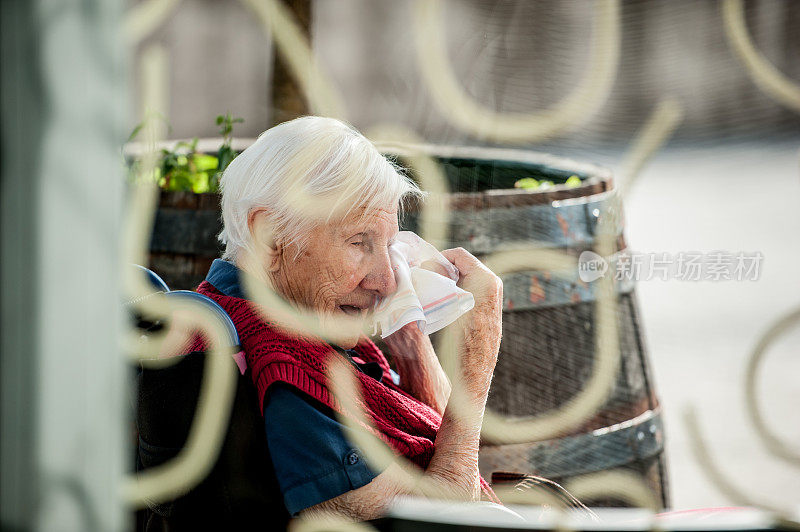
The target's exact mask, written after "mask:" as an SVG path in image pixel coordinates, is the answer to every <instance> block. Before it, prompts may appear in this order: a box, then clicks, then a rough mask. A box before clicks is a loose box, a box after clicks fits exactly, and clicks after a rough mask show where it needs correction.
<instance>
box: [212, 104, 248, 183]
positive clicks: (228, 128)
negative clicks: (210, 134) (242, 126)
mask: <svg viewBox="0 0 800 532" xmlns="http://www.w3.org/2000/svg"><path fill="white" fill-rule="evenodd" d="M242 122H244V118H233V117H232V116H231V114H230V113H226V114H225V115H219V116H217V125H218V126H220V128H219V132H220V134H221V135H222V145H220V147H219V150H218V151H217V160H218V167H217V172H216V173H215V174H214V176H213V178H212V180H211V186H212V187H213V188H214V190H215V191H216V190H217V189H219V179H220V178H221V177H222V172H224V171H225V169H226V168H227V167H228V165H229V164H231V161H232V160H233V159H234V158H236V155H238V154H237V153H236V152H235V151H233V148H232V146H231V143H232V141H233V136H232V135H233V125H234V124H238V123H242Z"/></svg>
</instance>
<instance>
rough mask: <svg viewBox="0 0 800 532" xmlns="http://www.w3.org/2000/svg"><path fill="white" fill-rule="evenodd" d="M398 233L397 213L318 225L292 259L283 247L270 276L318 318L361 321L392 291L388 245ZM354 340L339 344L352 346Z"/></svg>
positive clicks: (292, 251) (289, 249)
mask: <svg viewBox="0 0 800 532" xmlns="http://www.w3.org/2000/svg"><path fill="white" fill-rule="evenodd" d="M398 231H399V228H398V224H397V210H396V209H386V210H384V209H378V210H373V211H370V212H368V213H366V215H364V211H363V210H362V211H359V212H353V213H351V214H350V215H349V216H348V217H347V218H345V219H344V220H343V221H341V222H339V223H335V224H330V225H327V226H323V227H319V228H317V229H316V230H315V231H313V233H312V235H311V237H310V239H309V241H308V244H307V246H306V248H305V250H304V251H303V253H301V254H300V256H299V257H298V258H297V259H296V260H294V257H295V254H296V250H297V248H296V247H295V246H294V245H289V246H287V247H286V248H285V250H284V251H283V253H282V259H281V262H280V268H279V270H278V271H277V272H276V274H275V276H274V277H275V281H276V282H277V287H278V288H279V290H280V291H281V292H282V293H283V296H284V297H286V298H287V299H289V300H290V301H293V302H294V303H296V304H299V305H301V306H304V307H306V308H309V309H313V310H314V311H316V312H317V313H318V314H320V315H321V316H322V317H323V319H324V317H325V316H331V315H334V316H337V315H338V316H351V317H358V318H361V319H362V320H366V318H367V317H368V316H369V314H370V313H371V310H372V308H373V307H374V304H375V301H376V298H378V297H385V296H388V295H389V294H391V293H393V292H394V291H395V290H397V285H396V284H395V278H394V271H393V270H392V265H391V263H390V261H389V245H390V244H391V243H392V242H393V241H394V238H395V236H396V235H397V233H398ZM358 338H359V337H358V336H356V337H353V338H348V339H347V341H346V342H344V341H340V342H339V345H340V347H343V348H350V347H353V346H354V345H355V344H356V343H357V342H358Z"/></svg>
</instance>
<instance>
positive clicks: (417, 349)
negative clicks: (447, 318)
mask: <svg viewBox="0 0 800 532" xmlns="http://www.w3.org/2000/svg"><path fill="white" fill-rule="evenodd" d="M384 341H385V342H386V345H387V346H388V347H389V351H390V353H391V354H392V358H393V359H394V362H395V364H397V369H398V372H399V373H400V386H401V387H402V388H403V389H404V390H405V391H407V392H408V393H410V394H411V395H412V396H414V397H416V398H417V399H418V400H420V401H422V402H423V403H425V404H426V405H428V406H430V407H431V408H433V409H434V410H436V411H437V412H439V414H443V413H444V408H445V405H447V399H448V397H450V381H449V380H448V379H447V375H445V373H444V370H443V369H442V366H441V364H439V359H438V358H437V357H436V353H435V352H434V350H433V345H431V340H430V338H428V335H427V334H423V332H422V331H420V330H419V327H417V324H416V323H409V324H408V325H406V326H404V327H403V328H401V329H400V330H399V331H397V332H396V333H394V334H392V335H390V336H388V337H386V338H385V339H384Z"/></svg>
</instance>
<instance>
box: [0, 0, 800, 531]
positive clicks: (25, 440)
mask: <svg viewBox="0 0 800 532" xmlns="http://www.w3.org/2000/svg"><path fill="white" fill-rule="evenodd" d="M259 4H262V5H266V4H270V2H263V3H262V2H257V1H255V0H253V1H251V2H247V1H244V2H237V1H233V0H226V1H220V0H183V1H157V0H142V1H140V2H136V1H133V2H122V1H114V2H100V1H99V0H96V1H89V2H80V3H79V2H69V1H66V0H64V1H58V2H31V3H28V2H4V3H3V20H2V24H3V35H2V39H3V51H2V54H3V65H4V66H3V91H2V93H3V94H2V99H3V148H2V150H3V151H2V156H3V182H2V186H3V193H2V200H3V210H2V215H3V241H2V251H3V255H2V258H3V262H2V276H3V294H4V296H3V300H4V306H3V322H2V325H3V330H2V333H3V338H2V342H3V350H2V374H1V376H2V381H3V382H2V384H3V386H2V394H3V395H2V405H1V406H2V423H3V430H2V443H3V446H2V454H1V455H0V456H1V457H2V461H3V463H2V466H3V467H2V475H3V479H2V482H3V484H2V490H1V492H2V497H3V504H2V510H1V511H2V513H3V525H4V528H5V526H9V528H10V529H20V530H23V529H28V528H29V527H31V526H32V524H33V523H38V524H39V526H45V527H46V524H47V523H53V522H58V521H60V522H62V523H63V524H65V526H66V528H65V529H72V528H75V527H77V525H76V526H75V527H73V526H71V525H69V523H73V522H74V523H78V522H81V520H82V519H86V515H89V514H91V512H89V511H88V510H87V508H89V507H92V506H93V505H94V504H96V503H98V502H99V503H100V504H101V506H102V505H103V504H107V505H111V506H114V505H116V504H118V503H117V502H116V499H114V498H113V496H112V495H110V494H109V493H110V492H109V491H108V489H106V488H108V487H109V486H114V485H115V483H117V482H118V481H119V479H120V478H121V475H122V474H123V473H124V471H125V470H126V468H125V466H124V464H123V459H122V458H121V456H122V455H123V453H124V451H119V450H116V451H115V450H109V449H113V448H114V447H115V446H117V447H120V448H121V447H122V445H123V444H122V442H123V440H124V438H125V437H126V434H125V431H124V428H123V425H122V423H120V422H118V420H120V419H122V418H123V417H124V416H123V414H122V413H123V412H124V411H125V408H126V407H127V404H126V401H127V396H126V395H125V393H124V392H123V389H124V385H123V383H124V377H123V375H122V373H123V370H121V369H120V367H119V366H120V364H119V358H120V357H116V356H115V355H114V353H116V352H117V351H118V350H119V349H118V344H117V341H116V337H117V335H118V334H120V331H121V330H123V326H122V316H121V314H120V311H119V310H118V309H117V310H114V305H115V303H114V302H113V301H110V300H109V298H108V294H109V293H115V292H114V290H117V289H118V282H119V280H118V279H117V278H116V276H115V275H114V274H113V272H114V271H116V270H117V269H118V267H119V260H120V258H119V255H118V254H117V251H118V249H119V246H120V244H119V241H120V235H121V231H122V225H121V213H122V212H123V211H124V205H125V203H124V201H125V196H124V190H123V185H122V183H123V181H124V180H123V179H122V177H123V170H122V164H121V161H120V159H121V158H122V157H121V151H120V150H121V146H122V144H123V143H124V142H125V141H126V139H127V138H128V136H129V134H130V133H131V131H134V129H135V128H136V126H137V124H139V123H140V122H141V121H142V120H143V118H144V117H145V114H146V112H148V111H155V112H157V113H158V114H159V116H161V117H162V118H163V122H164V124H168V127H166V126H165V128H164V131H165V133H164V135H165V136H166V138H168V139H170V140H171V142H170V146H172V145H174V144H175V142H176V141H178V140H190V139H192V138H193V137H199V138H201V139H205V138H218V137H219V136H220V126H219V124H218V123H216V122H215V120H216V117H217V116H218V115H224V114H226V113H229V114H230V116H232V117H241V118H243V119H244V122H242V123H236V124H235V125H234V127H233V132H232V134H231V135H232V137H233V138H234V139H235V142H234V147H236V145H237V144H236V143H237V142H238V143H240V145H242V146H244V145H246V144H247V142H248V140H247V139H251V138H254V137H256V136H258V134H260V133H261V132H262V131H264V130H266V129H268V128H269V127H271V126H272V125H274V124H277V123H280V122H282V121H285V120H288V119H291V118H294V117H297V116H301V115H305V114H312V113H318V112H319V109H317V108H315V107H314V105H312V104H310V103H309V101H308V100H307V98H306V97H305V93H304V88H303V85H302V84H300V83H298V82H297V79H296V78H297V77H296V73H295V71H294V70H293V69H292V66H291V65H290V63H289V62H287V61H286V58H285V57H284V56H282V55H281V53H280V51H279V50H278V47H277V46H276V44H275V40H276V39H275V38H274V37H275V35H274V31H273V29H272V28H271V27H270V24H269V21H268V20H267V18H269V17H265V16H264V13H269V11H268V10H267V11H264V10H261V11H259V8H258V5H259ZM279 4H280V5H281V6H282V7H283V8H284V11H285V13H287V14H288V15H289V16H291V18H292V19H293V20H295V21H296V23H297V25H296V27H295V28H294V29H295V30H297V33H298V35H302V36H305V37H306V38H307V39H308V42H309V43H310V45H311V52H312V59H313V64H314V65H315V67H314V68H313V69H312V68H311V63H309V64H305V67H304V68H306V70H307V71H309V72H310V71H312V70H314V69H318V71H319V72H321V79H322V81H323V82H324V83H325V84H328V85H329V86H331V87H333V88H334V89H335V90H334V92H335V93H336V94H337V95H338V98H339V100H340V107H339V109H340V110H341V116H342V117H343V118H345V119H346V120H347V121H349V122H350V123H352V124H353V125H354V126H355V127H356V128H358V129H359V130H361V131H364V132H369V131H371V130H374V129H375V128H376V127H377V126H380V125H385V124H392V125H394V126H395V127H398V126H402V127H403V128H405V129H407V130H410V131H412V132H413V133H414V134H415V136H416V137H417V138H418V139H420V140H421V141H424V142H426V143H430V144H437V145H438V144H447V145H464V146H480V147H513V148H518V149H525V150H531V151H535V152H542V153H549V154H553V155H556V156H561V157H568V158H570V159H573V160H576V161H579V162H581V163H593V164H597V165H600V166H602V167H606V168H609V169H610V170H611V171H612V172H614V173H615V175H617V176H619V178H620V179H621V180H626V179H630V178H633V177H637V179H636V181H635V183H633V185H632V188H631V190H630V193H629V195H628V196H627V197H626V199H625V206H624V207H625V232H626V238H627V243H628V246H629V248H630V249H631V250H633V251H639V252H667V253H678V252H682V251H698V252H711V251H714V250H728V251H731V252H738V251H743V252H761V253H762V254H763V261H762V263H761V271H760V275H759V276H758V279H757V280H753V281H718V282H713V281H702V280H701V281H696V282H690V281H681V280H678V279H670V280H666V281H662V280H657V279H653V280H640V282H638V284H637V289H636V290H637V298H638V305H639V309H640V313H641V326H642V330H643V337H644V339H645V341H646V346H647V347H646V351H647V353H648V356H649V359H650V362H651V363H652V367H651V371H652V375H653V379H654V387H655V391H656V393H657V394H658V396H659V398H660V403H661V406H662V409H663V413H664V425H665V442H666V452H665V455H666V467H667V470H668V476H669V483H670V488H669V490H670V494H671V506H672V507H673V508H675V509H688V508H699V507H710V506H725V505H729V504H738V503H739V502H740V501H735V500H734V501H732V500H731V499H730V498H728V497H726V495H725V494H724V493H723V492H721V490H720V489H718V487H717V486H715V485H714V484H713V483H712V482H711V481H710V480H709V479H708V477H707V475H706V474H705V473H704V471H703V470H702V468H701V467H700V465H699V464H698V462H697V460H696V457H695V455H694V454H693V452H692V444H691V441H690V439H689V435H688V432H687V428H686V424H685V420H684V418H683V415H684V412H685V409H686V408H687V407H692V408H694V409H695V411H696V413H697V416H698V421H699V426H700V428H701V431H702V433H703V435H704V438H705V440H706V442H707V444H708V446H709V448H710V451H711V454H712V456H713V459H714V462H716V464H718V465H719V466H720V468H721V469H722V471H723V473H724V474H725V475H726V476H727V477H728V478H729V479H730V480H731V482H732V483H733V484H734V485H735V486H737V487H738V488H739V489H741V490H742V491H744V492H745V493H747V494H748V495H749V496H751V497H752V500H753V501H768V502H770V503H774V504H775V505H779V506H783V507H794V508H797V507H798V505H799V504H800V471H798V470H797V468H796V464H794V465H793V466H791V465H789V464H788V463H786V462H784V461H781V460H779V459H778V458H777V457H775V456H774V455H772V454H770V453H769V452H768V450H767V449H766V448H765V447H764V445H763V443H762V442H761V440H760V439H759V438H757V436H756V434H755V431H754V428H753V425H752V423H751V421H750V419H749V418H748V417H747V414H746V408H745V394H744V382H745V370H746V366H747V360H748V356H749V354H750V353H751V351H752V350H753V349H754V347H755V346H756V344H757V342H758V341H759V338H760V337H761V335H763V334H764V333H765V332H766V331H767V330H768V329H769V328H770V327H771V326H772V325H773V324H774V323H775V322H776V321H777V320H779V319H780V318H781V317H783V316H785V315H786V314H787V313H789V312H790V311H793V310H795V309H797V307H798V304H799V303H800V278H799V277H798V274H797V273H796V272H797V267H798V264H800V243H798V238H797V235H798V234H800V209H798V208H797V205H798V201H800V102H799V101H798V98H800V97H798V94H799V93H798V91H800V88H798V85H799V84H800V32H798V31H797V28H799V27H800V3H798V2H793V1H791V0H746V1H743V2H727V7H728V8H732V9H734V11H735V8H736V7H740V8H741V11H740V13H742V14H743V20H744V21H745V28H746V30H747V34H748V35H749V39H751V41H752V45H753V46H754V47H755V49H756V50H757V52H758V54H760V56H761V58H762V59H763V60H765V62H766V63H768V64H770V65H772V68H773V69H774V71H775V72H776V73H777V76H778V78H780V79H782V83H783V85H782V86H783V87H789V88H788V89H786V90H783V91H781V90H777V91H776V90H773V89H771V88H770V86H773V87H774V85H770V83H769V82H764V80H763V79H762V78H763V76H762V78H760V77H759V74H758V73H756V74H754V70H757V69H754V68H753V67H752V64H748V62H747V60H746V59H744V60H743V58H742V55H741V54H740V53H739V52H737V49H736V45H735V44H734V43H733V41H734V39H733V38H732V37H731V34H730V33H729V32H726V24H725V14H724V10H725V8H726V2H718V1H710V0H709V1H702V2H698V1H691V0H670V1H668V0H648V1H644V0H641V1H640V0H624V1H621V2H619V4H614V3H613V2H612V3H603V2H586V1H582V0H569V1H563V0H562V1H556V0H552V1H544V0H542V1H537V2H528V1H524V0H515V1H514V0H509V1H503V0H500V1H491V0H445V1H442V2H440V3H437V4H436V6H437V8H438V11H437V8H435V9H434V10H433V11H432V13H433V14H434V15H435V16H436V17H437V18H436V19H434V22H433V23H431V24H433V25H432V26H431V27H433V28H435V30H434V31H433V32H432V34H430V33H429V34H428V40H424V39H423V40H420V39H419V38H418V33H416V32H418V30H419V20H420V19H419V17H420V16H422V15H420V13H421V12H425V9H424V8H421V7H420V5H419V4H418V3H416V2H413V1H410V0H394V1H383V0H380V1H375V0H316V1H312V0H304V1H300V0H285V1H282V2H279ZM608 5H617V6H618V10H617V11H616V13H617V14H616V16H615V17H611V18H610V19H609V20H611V21H612V22H611V23H610V26H606V28H608V27H611V28H612V29H613V28H616V29H613V30H609V32H607V33H608V34H607V35H606V40H601V39H602V36H601V33H602V32H603V31H605V30H604V29H603V26H602V25H601V26H598V21H599V20H602V17H603V14H602V13H603V9H604V6H605V7H607V6H608ZM734 11H732V12H734ZM436 13H438V15H437V14H436ZM428 14H429V15H430V13H428ZM434 15H430V16H434ZM132 20H133V21H135V23H132V22H131V21H132ZM273 20H274V19H273ZM426 20H429V19H426ZM614 21H616V22H614ZM598 28H599V29H598ZM611 34H613V35H616V37H614V36H613V35H611ZM431 35H432V36H431ZM437 43H439V44H441V45H442V48H441V50H443V51H444V57H445V59H446V61H447V63H448V64H449V68H448V69H443V68H442V66H441V65H440V64H439V63H436V62H435V58H436V57H438V55H437V53H438V52H437V50H434V49H433V48H431V49H428V48H426V47H427V46H430V47H435V46H436V45H437ZM154 53H155V54H156V56H157V57H158V58H159V59H158V62H157V69H158V72H160V73H161V74H163V76H162V78H160V79H161V81H162V83H161V84H160V85H159V86H158V87H156V88H155V89H154V88H153V87H152V86H151V85H148V83H150V82H149V81H148V79H149V78H148V77H147V68H148V65H151V66H152V64H153V63H152V62H148V61H149V59H148V58H150V59H152V57H153V54H154ZM427 60H430V62H431V64H430V65H428V66H427V67H425V66H424V64H425V63H426V61H427ZM598 65H600V66H598ZM426 68H428V71H429V72H430V71H432V72H433V73H434V74H435V75H434V76H430V75H429V74H426V70H425V69H426ZM593 69H594V70H593ZM593 72H594V74H592V73H593ZM762 73H763V71H762ZM436 75H440V76H442V78H441V79H440V78H437V77H436ZM587 75H590V76H592V75H593V76H595V77H593V78H589V80H588V81H587V78H586V76H587ZM448 76H450V77H449V78H448ZM447 79H451V80H452V79H455V80H456V81H457V84H458V86H459V87H460V88H461V91H462V93H463V95H465V96H466V98H467V99H469V100H471V101H473V102H477V104H478V105H480V106H482V107H484V108H486V109H488V110H491V111H494V112H496V113H504V114H511V115H514V114H524V113H534V112H538V111H542V110H545V109H548V108H552V107H553V106H557V105H560V102H562V101H563V100H564V99H565V97H568V96H570V95H571V94H572V93H573V91H574V90H576V89H577V88H580V89H582V90H584V89H585V90H584V94H585V97H584V100H585V101H583V103H582V104H581V105H583V107H581V108H580V109H579V112H577V113H575V114H574V116H573V117H572V118H571V119H570V120H569V121H568V123H567V124H565V125H564V126H563V127H560V128H557V129H554V130H552V131H550V132H547V133H545V134H541V135H533V134H532V135H530V136H529V137H528V138H524V137H525V135H522V136H520V137H519V138H514V139H503V138H498V137H497V136H496V135H494V136H493V135H491V134H481V133H480V132H477V133H476V130H470V129H469V128H468V127H464V126H463V125H459V122H458V120H457V119H453V116H452V114H451V113H452V112H453V111H452V110H451V111H448V110H447V109H445V108H444V107H443V105H442V98H441V97H437V96H436V91H435V89H436V87H440V88H441V87H443V86H446V81H447ZM779 85H780V83H779ZM153 94H155V95H156V97H155V98H152V95H153ZM148 95H150V96H151V98H149V100H148ZM159 95H160V96H159ZM665 99H670V100H671V101H674V102H675V103H677V108H678V109H679V110H680V111H681V112H680V113H679V114H680V120H679V121H677V122H676V127H675V128H674V130H672V129H670V130H669V132H668V134H666V135H665V137H666V139H665V142H664V144H663V145H660V146H659V149H658V150H657V151H656V152H655V153H654V155H653V156H652V158H651V159H649V160H647V162H646V164H645V165H644V167H643V168H642V170H641V172H636V173H635V174H636V175H635V176H634V175H623V174H624V173H625V171H626V168H627V167H626V166H625V164H624V163H625V161H626V155H627V154H629V153H630V151H629V150H630V149H631V145H632V142H633V141H634V139H635V138H637V134H638V133H639V132H640V131H641V130H642V128H643V126H644V125H645V124H646V123H647V121H648V119H649V118H650V117H651V115H652V113H653V112H654V111H655V110H656V108H657V107H658V105H659V103H660V102H662V101H664V100H665ZM145 100H147V101H150V102H151V103H152V102H154V101H155V102H157V108H155V109H153V108H152V107H148V106H146V105H145V104H144V103H143V102H144V101H145ZM445 100H446V98H445ZM455 112H456V113H458V112H459V111H455ZM483 125H485V124H483ZM483 125H481V124H478V126H481V127H482V126H483ZM478 129H479V130H480V127H478ZM135 140H141V136H140V137H139V138H138V139H135ZM217 144H219V141H217ZM215 149H216V148H215ZM78 154H80V156H78ZM631 182H632V181H631ZM164 260H171V261H173V262H174V261H176V260H179V259H176V258H175V257H170V258H167V259H164ZM193 267H194V266H187V267H186V268H193ZM201 269H202V268H201ZM180 288H191V286H185V287H184V286H181V287H180ZM100 301H102V302H103V303H100ZM73 308H78V309H80V311H79V312H77V313H74V312H72V309H73ZM98 331H99V332H98ZM798 345H800V327H794V328H793V329H790V330H789V331H788V332H786V334H784V335H783V336H781V337H780V338H779V339H778V341H776V342H775V343H774V344H772V345H771V346H770V347H769V350H768V354H767V358H766V361H765V362H764V364H763V365H762V366H761V369H760V373H759V380H758V383H759V386H760V388H759V389H760V395H759V399H760V406H761V410H762V411H763V412H764V414H765V416H766V421H767V424H768V425H769V426H770V427H772V429H773V430H774V431H775V433H777V435H779V436H780V437H781V438H782V439H783V440H784V441H786V442H790V443H792V444H793V445H795V447H794V449H795V452H797V446H796V442H797V441H800V414H799V413H798V408H797V407H798V405H800V385H799V384H798V383H800V357H799V356H798V355H800V351H799V350H798ZM28 354H35V356H29V355H28ZM76 389H78V390H80V391H79V392H76ZM76 393H77V396H76ZM104 464H105V465H104ZM108 464H116V465H113V466H109V465H108ZM31 473H33V474H31ZM59 486H60V487H59ZM87 512H88V513H87ZM109 515H111V517H108V516H106V515H104V514H103V512H100V513H99V514H98V515H97V516H96V517H92V519H95V521H94V523H95V524H96V525H97V526H98V528H99V529H117V528H125V527H126V526H128V521H127V519H128V518H127V517H126V516H125V513H124V512H123V511H122V510H120V511H119V512H117V513H114V512H113V511H111V512H110V514H109ZM65 516H66V517H65ZM106 519H108V521H105V520H106ZM97 520H99V521H97ZM43 523H44V524H43ZM99 523H100V524H99ZM105 524H108V527H106V526H105Z"/></svg>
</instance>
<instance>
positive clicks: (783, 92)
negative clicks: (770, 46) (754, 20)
mask: <svg viewBox="0 0 800 532" xmlns="http://www.w3.org/2000/svg"><path fill="white" fill-rule="evenodd" d="M722 21H723V24H724V27H725V35H726V36H727V37H728V42H729V43H730V45H731V47H732V48H733V51H734V52H735V54H736V57H737V58H739V60H740V61H741V62H742V64H743V65H744V67H745V70H747V73H748V74H749V75H750V77H751V78H752V79H753V82H755V84H756V85H757V86H758V88H760V89H761V90H762V91H763V92H764V93H765V94H766V95H767V96H769V97H770V98H772V99H774V100H775V101H777V102H778V103H781V104H783V105H785V106H786V107H788V108H790V109H792V110H793V111H795V112H798V113H800V85H798V84H797V83H796V82H794V81H792V80H791V79H789V78H787V77H786V76H784V75H783V73H782V72H780V71H779V70H778V69H777V68H775V67H774V66H773V65H772V64H771V63H770V62H769V61H768V60H767V59H766V58H765V57H764V56H763V55H761V53H759V51H758V50H756V47H755V45H753V41H752V40H751V39H750V34H749V33H748V32H747V24H746V23H745V20H744V2H743V1H742V0H723V2H722Z"/></svg>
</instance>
